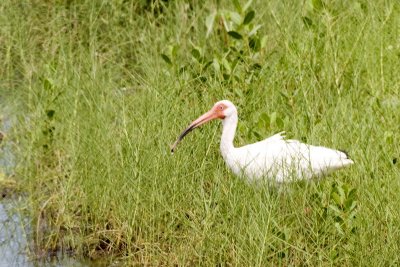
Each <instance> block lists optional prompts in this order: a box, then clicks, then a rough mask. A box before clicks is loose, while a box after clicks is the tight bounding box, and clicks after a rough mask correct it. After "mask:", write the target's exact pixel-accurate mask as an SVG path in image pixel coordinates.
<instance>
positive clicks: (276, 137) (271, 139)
mask: <svg viewBox="0 0 400 267" xmlns="http://www.w3.org/2000/svg"><path fill="white" fill-rule="evenodd" d="M285 134H286V132H284V131H282V132H279V133H277V134H274V135H273V136H270V137H268V138H266V139H264V140H262V141H260V142H258V143H263V142H265V143H269V142H276V141H281V140H285V138H286V135H285Z"/></svg>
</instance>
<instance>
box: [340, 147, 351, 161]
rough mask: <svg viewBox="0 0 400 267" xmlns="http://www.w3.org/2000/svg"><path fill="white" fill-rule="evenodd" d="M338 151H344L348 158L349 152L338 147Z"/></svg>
mask: <svg viewBox="0 0 400 267" xmlns="http://www.w3.org/2000/svg"><path fill="white" fill-rule="evenodd" d="M338 150H339V151H340V152H342V153H344V154H345V155H346V157H347V158H348V159H350V155H349V152H347V151H346V150H343V149H338Z"/></svg>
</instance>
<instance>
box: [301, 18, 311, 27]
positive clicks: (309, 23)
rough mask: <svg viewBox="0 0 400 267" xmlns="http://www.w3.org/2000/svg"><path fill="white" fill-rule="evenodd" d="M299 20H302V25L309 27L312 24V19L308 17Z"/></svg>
mask: <svg viewBox="0 0 400 267" xmlns="http://www.w3.org/2000/svg"><path fill="white" fill-rule="evenodd" d="M301 20H302V21H303V23H304V25H305V26H307V27H311V26H312V25H313V22H312V20H311V19H310V18H309V17H306V16H304V17H302V18H301Z"/></svg>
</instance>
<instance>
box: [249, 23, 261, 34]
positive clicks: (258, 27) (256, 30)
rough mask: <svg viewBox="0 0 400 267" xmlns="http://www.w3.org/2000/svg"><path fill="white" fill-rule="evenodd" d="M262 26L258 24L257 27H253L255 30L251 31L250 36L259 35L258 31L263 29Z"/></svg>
mask: <svg viewBox="0 0 400 267" xmlns="http://www.w3.org/2000/svg"><path fill="white" fill-rule="evenodd" d="M261 26H262V25H260V24H257V25H256V26H254V27H253V29H251V31H250V32H249V36H253V35H255V34H257V32H258V30H259V29H260V28H261Z"/></svg>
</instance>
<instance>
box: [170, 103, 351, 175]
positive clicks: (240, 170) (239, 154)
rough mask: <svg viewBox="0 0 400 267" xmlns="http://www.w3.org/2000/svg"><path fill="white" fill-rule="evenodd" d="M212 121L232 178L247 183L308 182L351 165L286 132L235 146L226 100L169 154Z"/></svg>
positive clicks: (342, 155)
mask: <svg viewBox="0 0 400 267" xmlns="http://www.w3.org/2000/svg"><path fill="white" fill-rule="evenodd" d="M213 119H220V120H222V135H221V142H220V150H221V154H222V157H223V159H224V161H225V163H226V164H227V165H228V167H229V168H230V169H231V170H232V172H233V173H234V174H235V175H237V176H243V175H244V176H245V177H247V179H248V180H249V181H254V180H255V181H259V180H267V181H276V182H278V183H282V182H288V181H295V180H310V179H312V178H315V177H316V178H320V177H322V176H324V175H326V174H329V173H331V172H333V171H335V170H339V169H342V168H344V167H346V166H349V165H352V164H354V162H353V160H351V159H350V158H349V156H348V154H347V153H346V152H344V151H340V150H335V149H331V148H327V147H323V146H314V145H309V144H305V143H302V142H300V141H298V140H291V139H286V137H285V132H279V133H277V134H275V135H273V136H271V137H269V138H266V139H264V140H262V141H259V142H256V143H253V144H249V145H245V146H242V147H234V145H233V140H234V137H235V132H236V128H237V124H238V112H237V109H236V107H235V105H234V104H233V103H232V102H231V101H229V100H221V101H218V102H217V103H215V104H214V106H213V107H212V108H211V109H210V110H209V111H208V112H206V113H204V114H203V115H201V116H200V117H199V118H197V119H196V120H194V121H193V122H192V123H191V124H190V125H189V126H188V127H187V128H186V129H185V130H184V131H183V132H182V133H181V134H180V135H179V137H178V139H177V140H176V141H175V143H174V144H173V145H172V146H171V153H173V152H174V151H175V149H176V146H177V145H178V143H179V142H180V141H181V140H182V139H183V138H184V137H185V136H186V135H187V134H188V133H189V132H191V131H192V130H194V129H195V128H197V127H199V126H201V125H203V124H205V123H206V122H208V121H211V120H213Z"/></svg>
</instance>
